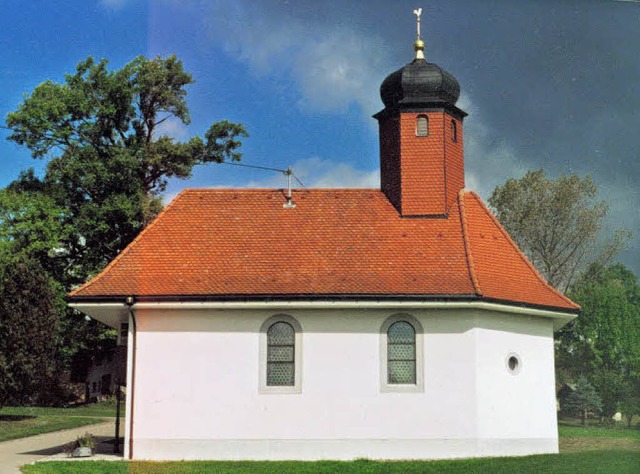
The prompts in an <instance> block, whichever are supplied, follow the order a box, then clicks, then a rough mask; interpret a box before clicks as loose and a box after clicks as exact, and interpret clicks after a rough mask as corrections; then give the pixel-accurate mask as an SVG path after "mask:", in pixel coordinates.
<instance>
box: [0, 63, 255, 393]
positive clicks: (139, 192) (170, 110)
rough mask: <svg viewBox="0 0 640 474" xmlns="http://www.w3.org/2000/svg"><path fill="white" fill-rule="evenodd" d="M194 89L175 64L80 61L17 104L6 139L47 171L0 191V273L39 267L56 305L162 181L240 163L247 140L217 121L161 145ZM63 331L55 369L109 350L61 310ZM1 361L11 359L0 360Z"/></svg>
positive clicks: (106, 338) (111, 252)
mask: <svg viewBox="0 0 640 474" xmlns="http://www.w3.org/2000/svg"><path fill="white" fill-rule="evenodd" d="M192 83H193V79H192V77H191V75H190V74H189V73H188V72H186V71H185V70H184V69H183V66H182V63H181V61H179V60H178V59H177V58H176V57H175V56H169V57H167V58H160V57H156V58H154V59H147V58H144V57H142V56H140V57H137V58H135V59H134V60H132V61H131V62H129V63H128V64H126V65H124V66H123V67H122V68H120V69H116V70H111V69H109V67H108V62H107V61H106V60H102V61H99V62H96V61H94V59H93V58H91V57H89V58H87V59H86V60H84V61H81V62H80V63H79V64H78V65H77V68H76V71H75V73H73V74H68V75H66V76H65V78H64V81H63V82H61V83H58V82H54V81H46V82H44V83H42V84H40V85H39V86H37V87H36V88H35V89H34V90H33V92H32V93H31V94H30V95H28V96H26V97H25V99H24V101H23V102H22V103H21V104H20V105H19V106H18V108H17V109H16V110H15V111H14V112H12V113H10V114H9V115H8V116H7V118H6V125H7V128H9V129H10V130H11V134H10V136H9V137H8V139H9V140H11V141H14V142H15V143H17V144H20V145H23V146H25V147H27V148H28V149H29V150H30V151H31V155H32V157H33V158H35V159H42V160H46V162H47V164H46V168H45V172H44V175H43V176H41V177H39V176H36V174H35V173H34V171H33V170H27V171H24V172H22V173H21V174H20V176H19V177H18V178H17V179H16V180H15V181H14V182H13V183H11V184H10V185H9V186H8V187H7V188H5V189H3V190H0V264H2V263H3V262H4V263H6V262H7V261H8V260H9V259H10V257H11V256H13V255H19V256H20V257H21V258H25V259H28V261H30V262H31V261H33V262H36V264H35V265H36V266H35V267H34V268H38V269H39V271H42V278H46V275H47V274H48V275H50V276H52V277H53V278H54V279H55V281H56V282H57V283H58V286H56V287H55V288H54V289H57V291H58V294H59V295H64V293H66V292H68V291H69V290H70V289H72V288H73V287H75V286H77V285H78V284H81V283H84V282H85V281H86V280H87V279H88V278H90V277H91V276H93V275H95V274H96V273H97V272H98V271H100V270H101V269H102V268H104V266H106V265H107V264H108V263H109V262H110V261H111V260H113V259H114V258H115V257H116V256H117V255H118V254H119V253H120V252H121V251H122V250H123V249H124V248H125V247H126V246H127V245H128V244H129V243H130V242H131V241H132V240H133V239H134V238H135V237H136V236H137V235H138V233H139V232H140V231H141V230H142V229H143V227H144V226H145V225H146V224H147V223H148V222H150V220H151V219H152V218H153V217H154V216H155V215H157V214H158V212H160V210H161V208H162V193H163V192H164V191H165V190H166V186H167V183H168V181H169V180H170V179H174V178H177V179H185V178H188V177H190V176H191V172H192V170H193V168H194V166H196V165H201V164H206V163H219V162H222V161H228V160H232V161H233V160H239V159H240V157H241V154H240V152H239V147H240V146H241V141H240V140H241V138H242V137H245V136H247V134H246V131H245V129H244V127H243V126H242V125H240V124H235V123H231V122H228V121H220V122H215V123H213V124H212V125H211V126H210V127H209V128H208V130H207V131H206V132H205V133H204V134H203V135H202V136H201V137H200V136H195V137H192V138H189V139H187V140H182V141H181V140H177V139H175V138H172V137H171V136H169V135H168V133H167V130H169V129H171V127H172V126H175V125H176V124H178V125H180V126H183V125H188V124H189V122H190V116H189V109H188V106H187V102H186V96H187V89H188V86H189V85H190V84H192ZM11 265H13V263H12V264H11ZM11 265H10V267H11ZM11 268H13V267H11ZM27 275H28V276H29V278H32V280H29V281H25V282H24V283H25V285H27V286H25V288H28V287H29V286H28V285H36V286H37V284H42V285H43V286H42V287H43V288H44V286H45V285H44V283H42V282H39V283H37V282H36V280H33V278H35V276H34V275H31V273H28V274H27ZM36 283H37V284H36ZM12 288H13V287H12ZM13 289H14V290H15V291H17V289H16V288H13ZM15 291H14V293H8V294H7V295H3V298H2V301H3V302H6V308H7V311H8V308H9V306H11V305H12V304H13V302H12V300H11V299H10V298H26V296H25V295H23V294H21V293H15ZM42 292H44V290H42ZM42 298H43V299H42V306H40V307H39V308H38V309H37V312H36V313H33V314H34V315H35V314H38V315H39V316H38V317H39V318H41V319H42V318H44V319H42V320H43V321H45V320H47V319H46V315H45V313H46V314H48V315H49V317H53V316H54V315H57V314H58V312H57V309H56V308H57V307H56V308H54V307H53V306H52V305H50V304H49V303H48V299H47V295H44V293H43V294H42ZM16 301H18V300H16ZM36 301H37V299H35V300H34V301H33V302H31V300H29V302H30V303H33V304H34V305H35V302H36ZM24 304H25V308H26V307H27V306H26V305H27V303H24ZM25 311H26V309H25ZM34 311H36V309H35V306H34ZM34 317H35V316H34ZM47 321H48V320H47ZM43 324H44V323H43ZM60 328H61V331H60V337H59V338H57V339H56V338H55V337H50V339H49V342H51V341H56V340H57V341H58V343H59V348H58V349H59V350H58V351H57V352H56V357H57V361H58V362H59V363H60V364H61V365H63V366H66V367H69V366H70V363H71V359H72V358H73V357H74V356H75V355H78V354H79V353H84V355H86V354H88V353H91V352H92V351H96V350H99V349H100V348H108V347H109V346H110V345H112V344H113V340H114V337H113V334H114V332H113V331H106V330H105V329H104V328H100V327H99V325H97V324H96V323H95V322H94V321H87V320H86V319H85V318H84V316H83V315H80V314H79V313H77V312H75V311H73V310H71V309H69V308H67V309H66V310H65V312H64V313H63V317H62V319H61V321H60ZM54 334H55V331H54V332H52V333H50V336H51V335H54ZM19 335H20V337H21V338H27V337H28V334H27V333H26V332H20V333H19ZM16 337H17V336H16ZM16 341H17V340H16ZM15 344H18V343H17V342H15ZM24 344H25V346H26V347H30V346H29V345H30V342H29V341H25V342H24ZM42 347H43V349H42V350H45V348H46V351H49V349H50V346H49V345H46V344H45V345H43V346H42ZM3 350H4V349H3ZM36 353H38V352H37V351H36ZM0 357H4V360H5V361H7V360H9V359H10V355H9V354H8V353H6V352H2V354H0ZM24 360H26V359H24ZM16 363H17V362H16ZM12 367H13V369H12V370H14V371H15V370H17V369H16V367H17V366H16V365H14V366H12ZM29 367H30V366H29ZM29 367H26V368H25V369H24V370H25V371H26V373H31V372H30V371H31V369H30V368H29ZM18 398H20V397H18Z"/></svg>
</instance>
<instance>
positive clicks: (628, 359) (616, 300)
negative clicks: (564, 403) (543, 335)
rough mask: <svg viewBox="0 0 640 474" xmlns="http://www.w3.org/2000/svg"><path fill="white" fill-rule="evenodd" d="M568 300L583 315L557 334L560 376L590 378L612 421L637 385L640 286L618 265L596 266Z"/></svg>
mask: <svg viewBox="0 0 640 474" xmlns="http://www.w3.org/2000/svg"><path fill="white" fill-rule="evenodd" d="M570 296H571V298H572V299H573V300H574V301H576V302H577V303H579V304H580V305H581V306H582V310H581V313H580V315H579V316H578V317H577V318H576V319H575V320H573V321H572V322H571V323H569V324H568V325H567V326H566V327H565V328H563V329H562V330H561V331H560V332H559V334H558V342H559V344H558V345H557V361H556V363H557V366H558V372H559V373H561V374H564V376H565V378H575V377H576V376H577V374H589V379H590V381H591V382H592V384H593V385H594V386H595V387H596V389H597V391H598V393H599V394H600V397H601V399H602V409H603V410H602V413H603V416H605V417H610V416H612V415H613V414H614V413H615V412H616V411H617V409H618V408H617V407H618V404H619V403H620V402H621V401H623V400H625V398H626V397H628V396H629V391H630V387H632V386H635V385H637V384H638V382H639V381H640V344H639V343H638V341H640V286H639V285H638V282H637V278H636V276H635V275H634V274H633V273H632V272H631V271H630V270H628V269H627V268H626V267H624V266H623V265H621V264H615V265H611V266H608V267H603V266H601V265H598V264H594V265H592V266H591V267H590V268H589V270H588V271H587V272H585V274H584V275H582V277H581V278H580V279H579V280H578V282H577V283H576V285H575V287H574V290H573V291H572V292H571V293H570Z"/></svg>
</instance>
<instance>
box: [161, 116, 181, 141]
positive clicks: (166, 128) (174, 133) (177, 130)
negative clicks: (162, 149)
mask: <svg viewBox="0 0 640 474" xmlns="http://www.w3.org/2000/svg"><path fill="white" fill-rule="evenodd" d="M187 133H188V130H187V126H186V125H185V124H184V123H182V121H181V120H180V119H178V118H175V117H170V118H168V119H167V120H165V121H164V122H162V123H161V124H160V125H158V127H157V128H156V129H155V133H154V135H155V136H156V137H161V136H163V135H167V136H169V137H171V138H174V139H176V140H184V139H185V138H187Z"/></svg>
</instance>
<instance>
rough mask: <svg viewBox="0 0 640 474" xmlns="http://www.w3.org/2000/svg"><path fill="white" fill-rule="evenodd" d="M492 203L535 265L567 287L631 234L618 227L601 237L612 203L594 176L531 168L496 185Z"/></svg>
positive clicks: (554, 282) (552, 280)
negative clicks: (605, 239) (612, 234)
mask: <svg viewBox="0 0 640 474" xmlns="http://www.w3.org/2000/svg"><path fill="white" fill-rule="evenodd" d="M489 204H490V206H491V207H492V209H493V211H494V213H495V215H496V217H497V218H498V220H499V221H500V223H501V224H502V225H503V226H504V227H505V229H506V230H507V232H508V233H509V235H510V236H511V237H512V238H513V239H514V240H515V241H516V243H517V244H518V246H519V247H520V248H521V249H522V251H523V252H524V253H525V254H526V256H527V257H528V258H529V260H530V261H531V263H532V264H533V265H534V266H535V267H536V269H538V271H539V272H540V273H541V274H542V275H543V276H544V277H545V279H546V280H547V281H548V282H549V284H551V285H552V286H554V287H555V288H557V289H559V290H560V291H563V292H566V291H567V290H568V289H569V288H570V287H571V284H572V283H573V282H574V281H575V278H576V277H577V276H578V275H580V274H581V273H582V272H583V271H584V270H585V269H586V268H587V267H588V266H589V265H590V264H591V263H593V262H600V263H603V264H606V263H608V262H609V261H610V259H611V257H612V256H613V255H615V253H616V252H617V251H619V250H620V249H621V247H623V246H624V244H625V242H626V240H627V239H628V238H629V234H628V232H627V231H624V230H619V231H617V232H616V235H615V237H614V238H613V239H612V240H611V241H609V242H608V243H606V244H604V245H603V244H601V243H600V242H599V239H598V237H599V234H600V230H601V227H602V221H603V219H604V217H605V215H606V213H607V209H608V207H607V205H606V203H605V202H604V201H602V200H598V192H597V188H596V185H595V184H594V183H593V181H592V180H591V178H590V177H589V176H587V177H585V178H580V177H578V176H577V175H575V174H573V175H561V176H560V177H558V178H557V179H555V180H554V179H550V178H548V177H546V176H545V174H544V171H543V170H537V171H529V172H528V173H527V174H526V175H525V176H524V177H522V178H520V179H509V180H507V181H506V182H505V183H504V184H503V185H500V186H497V187H496V188H495V189H494V191H493V193H492V194H491V196H490V197H489Z"/></svg>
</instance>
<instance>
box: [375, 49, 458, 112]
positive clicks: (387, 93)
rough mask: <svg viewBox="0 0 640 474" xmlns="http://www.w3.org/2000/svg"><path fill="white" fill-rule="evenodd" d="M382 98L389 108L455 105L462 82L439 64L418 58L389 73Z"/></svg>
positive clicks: (384, 82) (382, 87) (381, 92)
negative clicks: (459, 82)
mask: <svg viewBox="0 0 640 474" xmlns="http://www.w3.org/2000/svg"><path fill="white" fill-rule="evenodd" d="M380 97H381V98H382V102H384V106H385V107H387V108H398V107H400V108H403V106H404V107H407V106H409V107H411V106H426V105H435V104H450V105H455V104H456V102H457V101H458V98H459V97H460V84H458V81H457V80H456V78H455V77H453V75H452V74H450V73H448V72H447V71H445V70H444V69H442V68H441V67H440V66H438V65H437V64H433V63H429V62H427V61H426V60H425V59H414V60H413V62H411V63H409V64H407V65H406V66H404V67H403V68H401V69H398V70H397V71H395V72H392V73H391V74H389V75H388V76H387V78H386V79H385V80H384V81H383V82H382V85H381V86H380Z"/></svg>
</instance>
